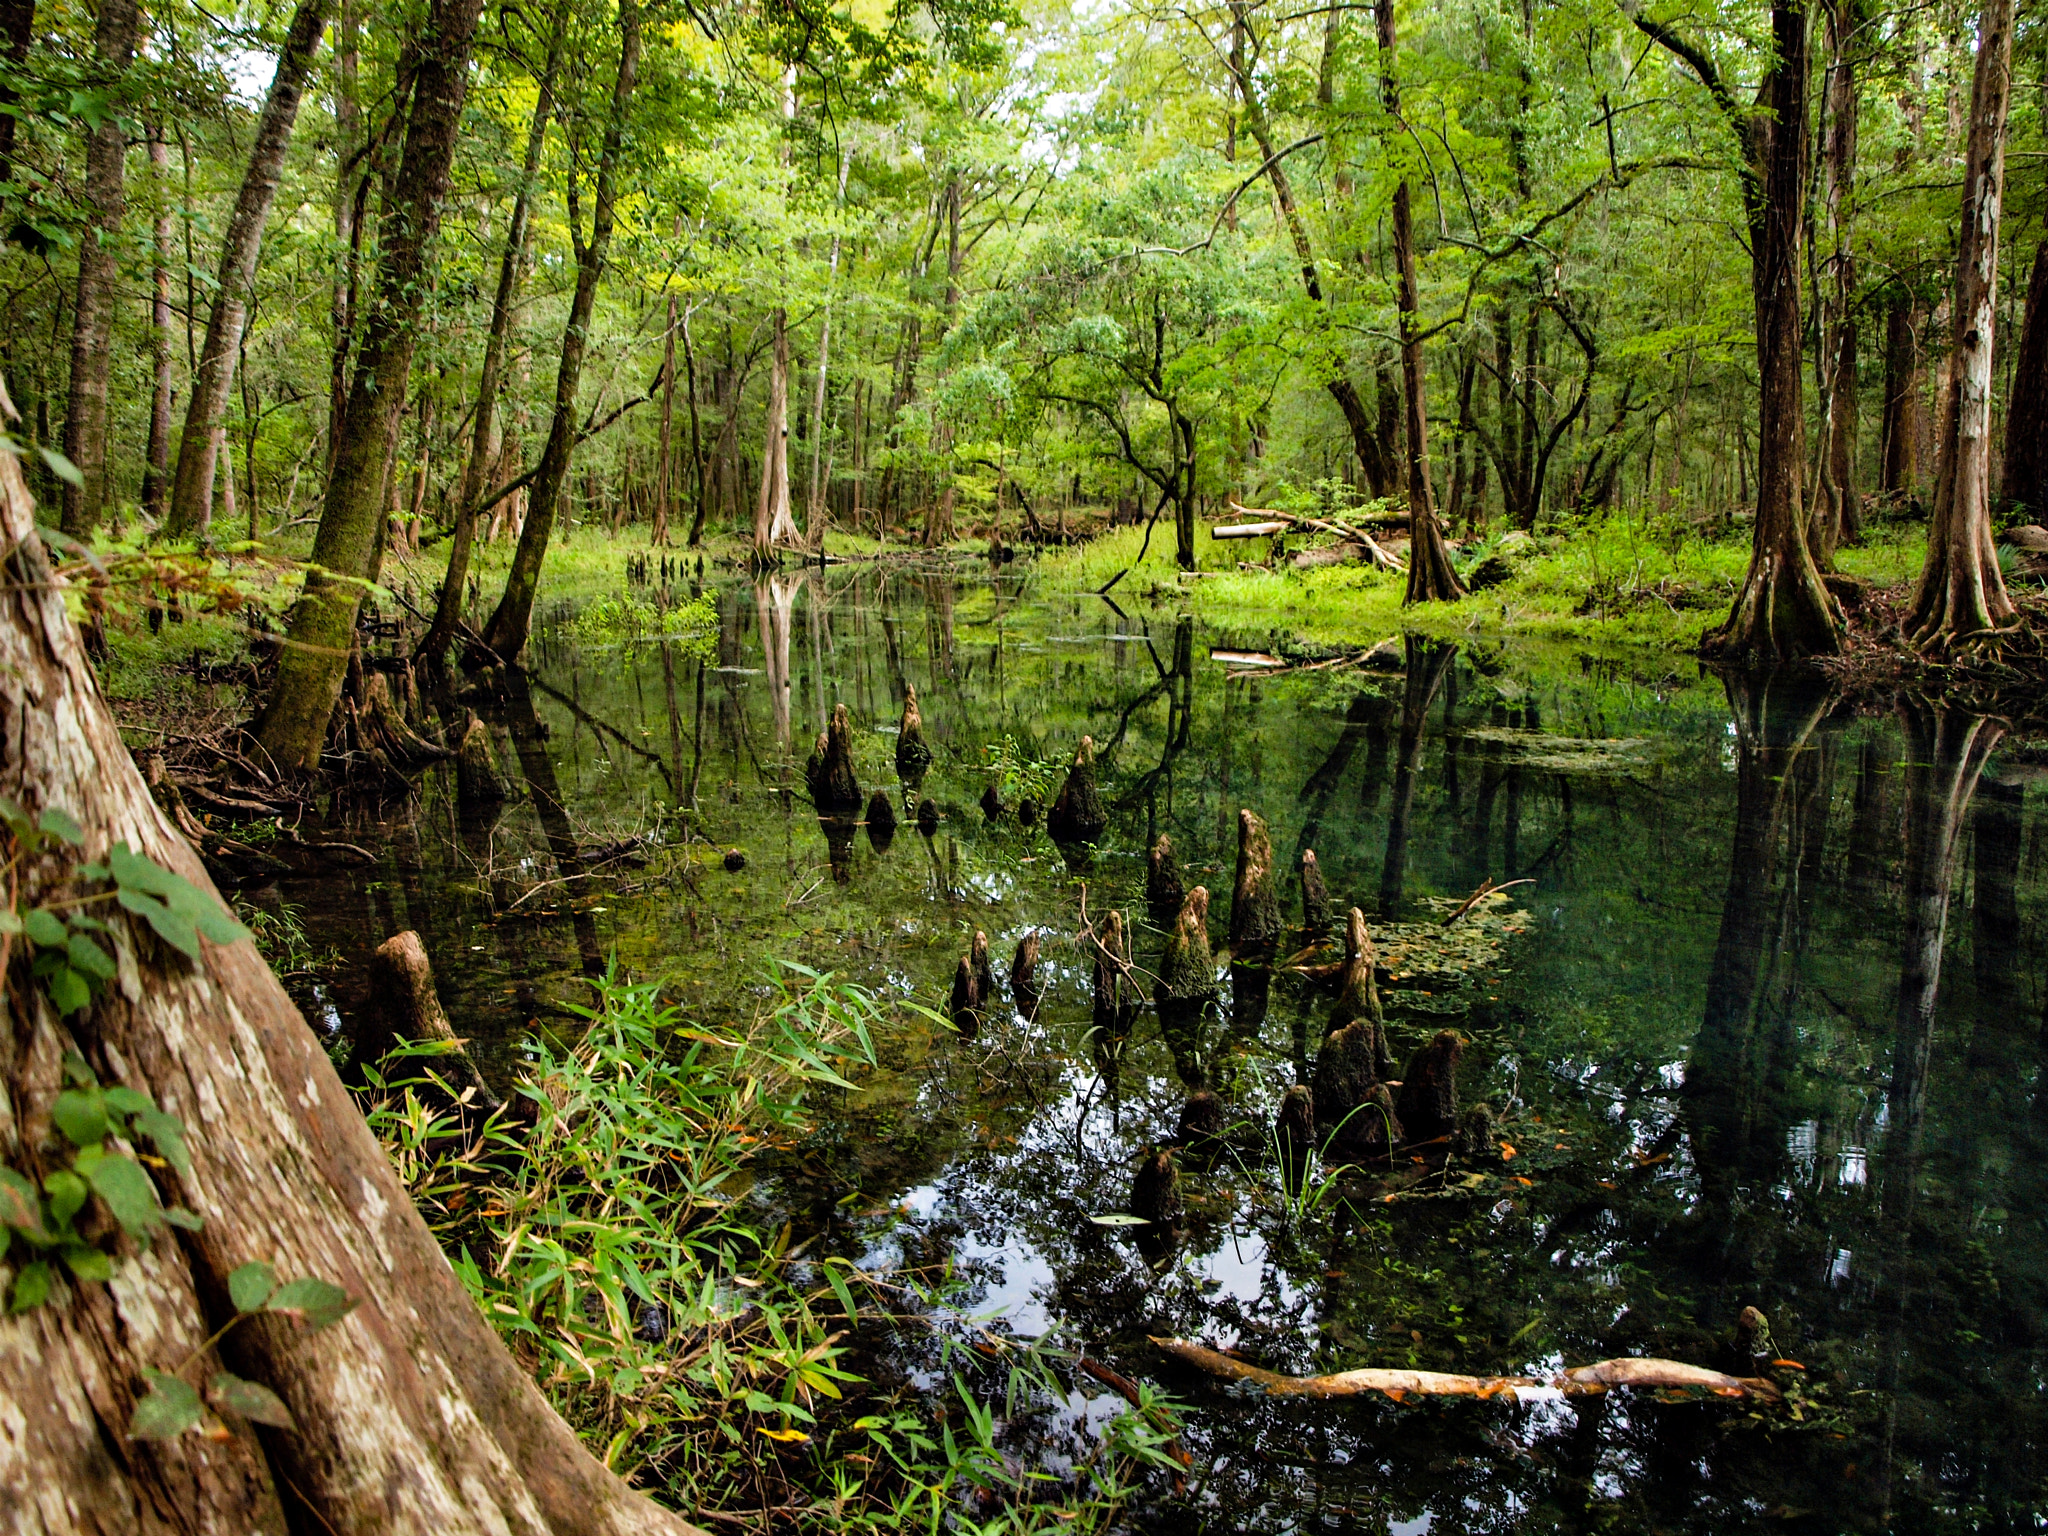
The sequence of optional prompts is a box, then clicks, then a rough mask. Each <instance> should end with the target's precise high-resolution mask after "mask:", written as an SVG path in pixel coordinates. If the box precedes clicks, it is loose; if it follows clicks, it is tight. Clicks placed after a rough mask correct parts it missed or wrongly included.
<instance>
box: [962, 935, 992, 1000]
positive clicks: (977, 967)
mask: <svg viewBox="0 0 2048 1536" xmlns="http://www.w3.org/2000/svg"><path fill="white" fill-rule="evenodd" d="M967 959H968V961H969V963H970V964H971V965H972V966H973V967H974V990H975V994H976V995H977V996H978V997H980V999H981V1005H982V1007H984V1008H986V1007H988V1006H989V1004H991V1003H993V1002H994V1001H995V997H996V970H995V967H994V966H993V965H992V964H990V963H989V958H988V935H987V934H985V933H983V932H982V931H981V930H980V929H979V928H977V929H975V930H974V943H973V944H971V945H970V946H968V950H967Z"/></svg>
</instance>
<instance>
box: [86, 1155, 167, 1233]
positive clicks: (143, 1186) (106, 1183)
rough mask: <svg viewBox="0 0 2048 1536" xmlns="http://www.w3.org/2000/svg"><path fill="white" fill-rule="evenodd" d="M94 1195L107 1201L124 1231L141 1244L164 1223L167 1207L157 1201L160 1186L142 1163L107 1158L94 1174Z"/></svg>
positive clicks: (95, 1166) (92, 1179) (100, 1162)
mask: <svg viewBox="0 0 2048 1536" xmlns="http://www.w3.org/2000/svg"><path fill="white" fill-rule="evenodd" d="M90 1177H91V1183H92V1188H93V1193H94V1194H96V1195H98V1196H99V1197H100V1198H101V1199H102V1200H104V1201H106V1203H107V1209H108V1210H110V1211H112V1212H113V1213H114V1220H116V1221H118V1222H120V1223H121V1230H122V1231H124V1232H126V1233H127V1234H128V1235H129V1236H130V1237H132V1238H135V1239H137V1240H138V1241H140V1240H142V1239H144V1238H146V1237H148V1236H149V1234H150V1233H151V1232H154V1231H155V1230H156V1229H157V1228H158V1227H159V1226H161V1225H162V1224H163V1218H162V1215H161V1212H162V1209H163V1207H162V1206H161V1204H160V1203H159V1202H158V1200H157V1198H156V1186H155V1185H154V1184H152V1183H150V1181H149V1175H148V1174H147V1173H145V1172H144V1171H143V1168H142V1164H140V1163H138V1162H137V1161H135V1159H134V1158H132V1157H122V1156H120V1155H118V1154H116V1155H114V1156H110V1157H103V1158H101V1159H100V1160H99V1162H98V1163H97V1164H95V1165H94V1167H93V1170H92V1174H91V1176H90Z"/></svg>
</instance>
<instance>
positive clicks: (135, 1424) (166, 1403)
mask: <svg viewBox="0 0 2048 1536" xmlns="http://www.w3.org/2000/svg"><path fill="white" fill-rule="evenodd" d="M142 1374H143V1377H144V1379H145V1380H147V1381H148V1382H149V1391H148V1393H147V1394H146V1395H145V1396H144V1397H143V1399H142V1401H141V1402H139V1403H137V1404H136V1405H135V1416H134V1417H133V1418H131V1419H130V1420H129V1421H128V1438H129V1439H130V1440H175V1439H177V1438H178V1436H180V1435H182V1434H183V1433H185V1431H186V1430H188V1429H190V1428H191V1427H192V1426H193V1425H195V1424H197V1423H198V1422H199V1418H200V1415H201V1414H202V1413H204V1412H205V1407H204V1405H203V1404H201V1402H200V1401H199V1389H198V1388H197V1387H195V1386H193V1385H192V1383H190V1382H189V1381H186V1380H184V1379H183V1378H181V1377H177V1376H171V1375H167V1374H165V1373H164V1372H162V1371H144V1372H143V1373H142Z"/></svg>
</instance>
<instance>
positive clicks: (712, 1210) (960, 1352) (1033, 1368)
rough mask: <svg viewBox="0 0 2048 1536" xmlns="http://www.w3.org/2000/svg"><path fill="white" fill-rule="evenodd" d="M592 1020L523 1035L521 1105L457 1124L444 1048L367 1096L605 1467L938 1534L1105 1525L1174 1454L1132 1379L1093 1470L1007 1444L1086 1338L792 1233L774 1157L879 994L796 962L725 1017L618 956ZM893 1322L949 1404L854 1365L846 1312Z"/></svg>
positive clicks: (397, 1162)
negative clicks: (1014, 1321)
mask: <svg viewBox="0 0 2048 1536" xmlns="http://www.w3.org/2000/svg"><path fill="white" fill-rule="evenodd" d="M584 1016H585V1018H586V1020H587V1024H588V1028H587V1030H586V1032H585V1034H584V1035H583V1037H582V1038H581V1039H580V1040H578V1041H577V1042H576V1043H575V1044H573V1045H562V1044H560V1043H557V1042H555V1041H552V1040H550V1039H548V1038H546V1037H544V1036H536V1037H534V1038H532V1039H531V1040H530V1041H529V1042H528V1060H529V1063H530V1067H529V1071H528V1074H527V1076H526V1078H525V1080H524V1081H523V1082H522V1083H521V1084H520V1086H519V1094H520V1097H521V1100H522V1103H521V1105H520V1108H519V1112H517V1113H512V1112H506V1113H501V1114H500V1115H498V1116H496V1117H494V1118H493V1119H491V1120H490V1121H489V1122H487V1123H486V1124H484V1125H483V1126H482V1127H480V1128H473V1129H471V1130H470V1131H468V1132H465V1131H464V1129H463V1127H462V1124H461V1122H460V1120H459V1118H458V1114H457V1111H456V1109H455V1108H454V1096H453V1095H452V1094H450V1093H449V1092H448V1091H447V1090H446V1089H445V1087H444V1086H442V1085H441V1083H440V1080H439V1079H438V1078H437V1077H436V1076H435V1074H434V1072H433V1062H432V1057H433V1055H434V1054H436V1052H437V1050H438V1049H440V1048H439V1047H434V1046H424V1047H422V1046H408V1047H402V1048H401V1050H400V1051H399V1052H398V1053H396V1054H395V1055H394V1056H393V1057H392V1058H389V1059H387V1062H386V1063H385V1065H384V1068H383V1070H382V1071H380V1072H372V1073H371V1074H370V1077H369V1083H370V1086H369V1089H368V1091H367V1101H368V1102H367V1105H366V1113H367V1117H368V1120H369V1123H370V1125H371V1127H372V1129H373V1130H374V1131H375V1133H376V1134H377V1136H378V1137H379V1139H380V1140H381V1141H382V1142H383V1144H384V1146H385V1148H386V1150H387V1152H388V1153H389V1155H390V1156H391V1158H392V1161H393V1164H394V1166H395V1167H396V1168H397V1169H398V1171H399V1174H400V1176H401V1177H402V1178H403V1179H404V1181H405V1183H406V1185H407V1187H408V1189H409V1190H410V1191H411V1193H412V1195H413V1198H414V1200H415V1202H416V1204H417V1205H418V1206H419V1209H420V1211H421V1213H422V1215H423V1216H424V1217H425V1218H426V1220H427V1222H428V1224H429V1225H430V1226H431V1227H432V1228H433V1229H434V1231H435V1234H436V1236H437V1237H438V1238H439V1239H440V1241H441V1243H442V1245H443V1247H444V1249H445V1250H446V1251H447V1252H448V1254H449V1257H450V1261H451V1262H452V1263H453V1265H454V1267H455V1271H456V1273H457V1274H458V1275H459V1276H461V1278H462V1281H463V1283H464V1284H465V1285H466V1286H467V1287H468V1288H469V1291H470V1293H471V1294H472V1295H473V1296H474V1297H475V1298H476V1301H477V1305H478V1306H479V1308H480V1309H481V1310H482V1311H483V1313H484V1315H485V1316H486V1317H487V1318H488V1319H489V1320H490V1321H491V1323H492V1324H493V1326H495V1327H496V1328H497V1330H498V1332H499V1335H500V1336H501V1337H502V1338H503V1339H504V1340H505V1342H506V1344H507V1345H508V1346H509V1347H510V1348H511V1350H512V1351H513V1353H514V1355H515V1356H517V1357H518V1359H519V1360H520V1361H521V1363H522V1364H523V1365H524V1366H525V1367H526V1368H527V1369H528V1370H529V1371H530V1372H531V1373H532V1375H533V1376H534V1379H535V1380H536V1381H537V1382H538V1383H539V1385H540V1387H541V1389H542V1391H544V1392H545V1393H546V1394H547V1395H548V1397H549V1399H550V1401H552V1402H553V1403H554V1405H555V1407H556V1408H557V1409H558V1410H559V1411H560V1412H561V1413H562V1414H563V1416H564V1417H565V1418H566V1419H567V1420H568V1422H569V1423H570V1424H572V1425H573V1426H575V1428H576V1430H577V1432H578V1433H579V1434H580V1435H581V1436H582V1437H583V1439H584V1441H585V1442H586V1444H588V1445H589V1446H590V1448H591V1450H592V1452H593V1453H594V1454H596V1455H598V1456H599V1457H600V1458H602V1459H603V1460H604V1462H605V1463H606V1464H607V1465H608V1466H610V1467H612V1468H613V1469H614V1470H616V1471H618V1472H619V1473H621V1474H622V1475H624V1476H626V1477H627V1478H629V1479H630V1480H631V1481H633V1482H634V1483H635V1484H637V1485H638V1486H641V1487H643V1488H645V1489H647V1490H648V1491H649V1492H650V1493H651V1494H653V1495H654V1496H655V1497H657V1498H659V1499H661V1500H662V1501H663V1502H665V1503H669V1504H672V1505H674V1506H675V1507H677V1508H679V1509H681V1510H683V1511H685V1512H699V1511H705V1510H714V1511H719V1512H721V1513H728V1514H735V1513H736V1514H745V1513H748V1512H764V1513H765V1512H769V1511H772V1512H774V1516H775V1518H776V1520H777V1522H778V1524H782V1525H793V1526H795V1527H796V1528H799V1529H804V1530H819V1531H824V1530H832V1531H892V1532H894V1531H906V1530H919V1531H930V1532H933V1533H937V1532H940V1531H955V1530H957V1531H977V1532H989V1533H995V1532H1027V1531H1051V1530H1061V1531H1071V1530H1081V1531H1099V1530H1104V1529H1107V1528H1108V1527H1110V1526H1111V1525H1112V1524H1114V1523H1115V1522H1116V1521H1117V1519H1118V1517H1119V1515H1120V1514H1121V1512H1122V1511H1123V1510H1124V1509H1125V1508H1126V1507H1127V1506H1128V1505H1129V1504H1130V1502H1131V1500H1132V1499H1133V1498H1134V1497H1135V1496H1136V1494H1137V1492H1138V1491H1139V1489H1140V1486H1141V1483H1142V1478H1143V1474H1144V1473H1145V1471H1146V1470H1147V1469H1156V1470H1161V1471H1164V1472H1169V1473H1170V1472H1173V1471H1176V1470H1178V1469H1177V1466H1176V1463H1175V1461H1174V1460H1173V1457H1172V1455H1171V1454H1170V1449H1169V1447H1170V1445H1171V1430H1170V1428H1169V1427H1168V1426H1169V1425H1170V1419H1169V1417H1168V1409H1167V1406H1166V1405H1165V1404H1164V1403H1162V1402H1159V1401H1157V1400H1155V1399H1154V1398H1153V1397H1152V1395H1151V1394H1150V1392H1149V1390H1148V1389H1144V1388H1137V1389H1136V1390H1137V1392H1138V1394H1139V1402H1138V1403H1136V1404H1134V1405H1133V1406H1132V1407H1131V1408H1129V1409H1128V1410H1126V1411H1125V1412H1123V1413H1120V1414H1119V1415H1117V1416H1116V1418H1115V1419H1114V1420H1112V1421H1111V1422H1110V1423H1109V1425H1108V1426H1107V1428H1106V1429H1105V1431H1104V1432H1103V1434H1102V1437H1101V1439H1100V1441H1099V1443H1098V1446H1097V1450H1096V1453H1095V1454H1094V1455H1093V1456H1092V1457H1091V1458H1087V1459H1085V1460H1084V1461H1083V1463H1082V1464H1081V1465H1079V1466H1077V1467H1074V1468H1072V1469H1070V1470H1067V1471H1065V1472H1062V1473H1059V1474H1055V1473H1052V1472H1047V1471H1041V1470H1035V1469H1033V1468H1030V1467H1022V1466H1019V1465H1018V1464H1017V1462H1016V1460H1015V1459H1014V1458H1012V1457H1006V1456H1005V1455H1004V1453H1003V1450H1002V1449H1001V1448H1000V1447H999V1445H998V1437H999V1434H1000V1425H999V1420H1000V1421H1008V1420H1011V1419H1014V1418H1016V1417H1017V1415H1018V1414H1019V1413H1020V1412H1026V1413H1028V1412H1030V1411H1032V1410H1034V1409H1036V1410H1040V1411H1042V1410H1044V1409H1045V1408H1047V1407H1057V1406H1058V1405H1060V1404H1061V1403H1064V1402H1066V1401H1068V1400H1069V1399H1070V1398H1071V1397H1072V1396H1073V1395H1074V1392H1075V1390H1076V1389H1075V1387H1074V1385H1073V1384H1072V1373H1071V1367H1072V1366H1073V1365H1074V1363H1075V1359H1076V1357H1075V1356H1073V1355H1072V1354H1071V1353H1070V1352H1068V1351H1065V1350H1063V1349H1062V1348H1061V1347H1060V1346H1059V1343H1058V1341H1057V1340H1054V1339H1047V1340H1041V1341H1039V1342H1038V1343H1036V1344H1033V1345H1021V1344H1017V1343H1015V1342H1013V1341H1010V1340H1007V1339H1004V1338H1001V1337H999V1336H997V1335H995V1334H993V1333H992V1332H990V1331H988V1330H985V1329H981V1328H978V1327H976V1326H974V1325H973V1323H972V1322H971V1320H968V1319H963V1318H961V1317H959V1316H958V1315H957V1314H955V1313H953V1312H952V1311H951V1309H950V1306H949V1293H950V1289H951V1287H950V1285H949V1284H948V1282H947V1279H946V1277H945V1276H943V1275H939V1276H929V1275H921V1274H916V1273H906V1272H902V1271H898V1272H894V1273H891V1274H889V1275H887V1276H886V1277H885V1276H882V1275H875V1274H869V1273H867V1272H865V1271H863V1270H862V1269H861V1268H860V1267H859V1266H858V1265H857V1264H855V1263H854V1262H852V1261H850V1260H848V1259H846V1258H843V1257H840V1256H837V1255H830V1254H825V1255H810V1254H809V1253H808V1250H809V1249H810V1248H811V1247H812V1246H813V1244H812V1242H811V1241H808V1240H807V1241H802V1242H796V1241H793V1235H792V1228H791V1227H790V1225H789V1224H788V1223H787V1222H786V1221H785V1220H784V1219H783V1218H782V1216H781V1215H779V1214H778V1212H777V1209H776V1206H775V1204H774V1202H773V1201H772V1200H771V1199H769V1198H767V1197H766V1190H767V1184H766V1181H765V1179H764V1175H765V1174H766V1173H767V1172H768V1171H769V1169H770V1167H771V1166H772V1163H773V1160H774V1159H775V1158H776V1157H777V1156H779V1155H781V1154H785V1153H787V1152H789V1151H791V1150H793V1149H794V1148H796V1147H797V1146H798V1145H799V1144H800V1143H801V1141H802V1139H803V1137H804V1136H805V1135H806V1133H807V1131H808V1128H809V1121H808V1118H807V1114H806V1111H805V1108H804V1102H805V1099H806V1097H807V1096H809V1095H811V1094H815V1093H820V1092H832V1091H844V1090H846V1089H848V1088H850V1087H851V1086H852V1085H851V1083H850V1082H849V1080H848V1078H847V1076H846V1075H845V1074H846V1073H848V1072H856V1071H859V1070H862V1069H864V1068H867V1067H871V1066H872V1065H873V1064H874V1059H875V1058H874V1046H873V1040H872V1035H871V1029H872V1027H873V1026H874V1025H875V1024H876V1023H877V1022H878V1021H879V1020H880V1017H881V1013H880V1009H879V1006H878V1005H877V1003H876V1002H875V1000H874V999H873V998H872V997H871V996H869V995H868V994H867V993H866V992H864V991H862V990H861V989H859V988H857V987H853V986H848V985H844V984H841V983H838V982H835V981H834V980H833V979H832V978H830V977H829V976H821V975H819V974H817V973H815V972H812V971H808V970H803V969H802V968H799V967H794V966H792V967H789V977H788V979H787V980H786V981H785V984H784V985H783V987H782V988H781V994H780V1001H779V1002H778V1004H777V1006H776V1007H774V1008H773V1009H772V1010H771V1011H769V1012H768V1013H767V1014H766V1015H765V1016H764V1017H762V1018H761V1019H760V1020H758V1021H756V1023H755V1024H753V1025H752V1026H751V1027H749V1028H746V1029H743V1030H736V1031H732V1032H729V1033H728V1032H721V1031H714V1030H709V1029H705V1028H701V1027H699V1026H697V1025H694V1024H692V1023H689V1022H688V1021H686V1020H685V1019H684V1018H683V1017H682V1015H681V1013H680V1012H679V1011H678V1010H677V1009H676V1008H674V1007H673V1006H671V1005H669V1004H667V1003H665V1002H664V1001H663V1000H662V995H661V989H660V987H659V986H658V985H656V984H647V983H635V982H629V981H627V980H625V979H623V978H621V977H620V976H619V975H617V974H616V973H613V974H610V975H608V976H607V977H606V978H605V979H604V981H603V982H602V984H601V985H600V987H599V991H598V997H597V1000H596V1004H595V1006H594V1007H592V1008H590V1009H588V1010H587V1011H585V1014H584ZM529 1122H530V1123H529ZM901 1330H916V1331H918V1332H919V1333H921V1334H924V1335H928V1336H929V1337H930V1338H933V1339H936V1340H937V1341H938V1344H939V1354H940V1360H941V1368H942V1369H944V1370H945V1371H946V1372H947V1374H948V1375H949V1376H950V1379H951V1382H952V1392H951V1394H950V1395H948V1396H945V1397H943V1398H942V1399H941V1404H940V1406H939V1408H938V1409H937V1411H936V1413H935V1412H934V1409H933V1406H932V1404H931V1401H930V1399H929V1398H916V1397H905V1398H899V1397H898V1396H896V1395H892V1394H888V1393H883V1392H880V1391H878V1390H877V1389H875V1388H873V1387H872V1386H871V1385H870V1384H869V1383H868V1382H867V1381H865V1380H864V1379H863V1377H862V1376H861V1375H860V1373H859V1372H858V1370H857V1369H856V1368H855V1366H856V1363H857V1362H856V1361H855V1360H854V1359H853V1358H852V1356H851V1355H850V1353H849V1351H850V1348H851V1343H850V1341H851V1340H852V1339H853V1338H854V1337H855V1335H856V1334H857V1333H870V1332H873V1333H889V1332H896V1331H901ZM992 1366H993V1369H992Z"/></svg>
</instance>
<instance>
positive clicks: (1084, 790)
mask: <svg viewBox="0 0 2048 1536" xmlns="http://www.w3.org/2000/svg"><path fill="white" fill-rule="evenodd" d="M1108 826H1109V817H1108V816H1107V815H1106V814H1105V813H1104V811H1103V809H1102V797H1101V796H1100V795H1099V794H1097V793H1096V792H1095V739H1094V738H1093V737H1092V736H1083V737H1082V738H1081V745H1080V746H1079V747H1078V748H1076V749H1075V751H1074V765H1073V767H1071V768H1069V769H1068V770H1067V781H1066V783H1064V784H1062V785H1061V786H1060V792H1059V798H1057V799H1056V800H1054V801H1053V803H1052V809H1051V810H1050V811H1048V812H1046V816H1045V830H1046V831H1048V832H1050V833H1051V834H1052V840H1053V841H1054V842H1056V843H1059V844H1060V845H1062V846H1063V847H1079V846H1081V845H1083V844H1088V843H1097V842H1100V841H1101V840H1102V834H1103V832H1104V831H1105V830H1106V829H1107V828H1108Z"/></svg>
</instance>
